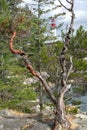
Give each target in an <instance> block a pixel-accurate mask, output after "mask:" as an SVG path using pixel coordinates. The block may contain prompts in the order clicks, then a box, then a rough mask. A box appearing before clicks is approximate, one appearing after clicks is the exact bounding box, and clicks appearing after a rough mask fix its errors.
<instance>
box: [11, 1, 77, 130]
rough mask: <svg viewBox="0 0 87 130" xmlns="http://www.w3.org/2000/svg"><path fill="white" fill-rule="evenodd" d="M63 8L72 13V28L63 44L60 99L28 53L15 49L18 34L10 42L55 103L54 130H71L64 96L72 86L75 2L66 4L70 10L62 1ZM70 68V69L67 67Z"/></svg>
mask: <svg viewBox="0 0 87 130" xmlns="http://www.w3.org/2000/svg"><path fill="white" fill-rule="evenodd" d="M58 1H59V2H60V4H61V6H62V7H64V8H65V9H66V10H67V11H69V12H70V13H71V21H70V26H69V28H68V31H67V33H66V35H65V40H64V44H63V48H62V51H61V54H60V66H61V78H60V80H61V87H60V90H59V92H58V97H55V96H54V94H53V92H52V90H51V88H50V87H49V86H48V84H47V82H46V80H45V79H43V77H42V76H41V75H40V73H38V72H36V71H35V70H34V68H33V67H32V65H31V63H30V61H29V60H28V57H27V55H26V53H25V52H24V51H22V50H15V49H14V48H13V39H14V38H15V36H16V32H14V33H13V35H12V37H11V40H10V50H11V52H12V53H14V54H19V55H20V56H22V59H23V61H24V62H25V65H26V67H27V69H28V70H29V71H30V73H32V75H33V76H35V77H37V78H38V79H39V80H40V81H41V83H42V84H43V86H44V88H45V90H46V92H47V93H48V95H49V97H50V99H51V101H52V102H53V104H54V106H55V110H54V114H55V122H54V128H53V130H58V129H59V126H60V125H61V127H62V128H63V129H64V130H65V129H66V130H68V129H70V122H69V120H68V118H67V115H66V111H65V104H64V96H65V93H66V92H67V90H68V89H69V88H70V87H71V84H69V83H68V77H69V75H70V73H71V70H72V56H70V55H69V54H68V45H69V43H70V40H71V34H72V31H73V23H74V17H75V16H74V10H73V7H74V0H66V2H67V3H68V4H69V5H70V8H67V7H66V6H65V5H64V4H63V3H62V2H61V1H60V0H58ZM67 66H68V67H67Z"/></svg>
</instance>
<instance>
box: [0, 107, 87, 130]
mask: <svg viewBox="0 0 87 130" xmlns="http://www.w3.org/2000/svg"><path fill="white" fill-rule="evenodd" d="M48 115H49V113H48ZM50 117H51V116H50ZM44 118H45V121H43V122H42V121H40V120H39V117H38V116H37V115H35V114H24V113H19V112H17V111H13V110H8V109H7V110H1V111H0V130H51V128H52V122H51V121H49V118H48V116H47V115H45V116H44ZM50 120H51V119H50ZM50 122H51V123H50ZM73 122H74V123H75V124H77V126H78V127H77V128H75V129H74V130H87V113H81V112H80V113H78V114H76V115H74V118H73Z"/></svg>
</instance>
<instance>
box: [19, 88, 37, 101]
mask: <svg viewBox="0 0 87 130" xmlns="http://www.w3.org/2000/svg"><path fill="white" fill-rule="evenodd" d="M36 97H37V96H36V93H35V92H34V91H33V90H32V89H29V88H24V89H23V90H22V91H18V92H17V98H18V99H20V100H35V99H36Z"/></svg>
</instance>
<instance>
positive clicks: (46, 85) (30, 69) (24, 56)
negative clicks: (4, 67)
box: [10, 32, 57, 104]
mask: <svg viewBox="0 0 87 130" xmlns="http://www.w3.org/2000/svg"><path fill="white" fill-rule="evenodd" d="M15 36H16V32H14V33H13V35H12V37H11V40H10V50H11V52H12V53H14V54H19V55H21V56H22V59H23V61H24V63H25V65H26V67H27V69H28V70H29V72H30V73H31V74H32V75H33V76H35V77H37V78H38V79H39V80H40V81H41V83H42V84H43V86H44V87H45V90H46V92H47V93H48V95H49V97H50V98H51V100H52V101H53V103H54V104H56V103H57V101H56V98H55V97H54V95H53V93H52V91H51V89H50V87H49V86H48V84H47V82H46V80H45V79H43V77H42V76H41V75H40V74H39V73H38V72H36V71H35V70H34V68H33V67H32V65H31V64H30V62H29V60H28V57H27V56H26V54H25V52H24V51H22V50H14V48H13V39H14V38H15Z"/></svg>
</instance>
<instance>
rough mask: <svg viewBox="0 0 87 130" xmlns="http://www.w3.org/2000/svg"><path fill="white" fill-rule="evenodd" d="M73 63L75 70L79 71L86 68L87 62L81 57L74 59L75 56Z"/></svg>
mask: <svg viewBox="0 0 87 130" xmlns="http://www.w3.org/2000/svg"><path fill="white" fill-rule="evenodd" d="M73 64H74V68H75V70H78V71H81V70H82V71H85V70H87V62H86V61H84V60H83V59H76V58H74V61H73Z"/></svg>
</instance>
